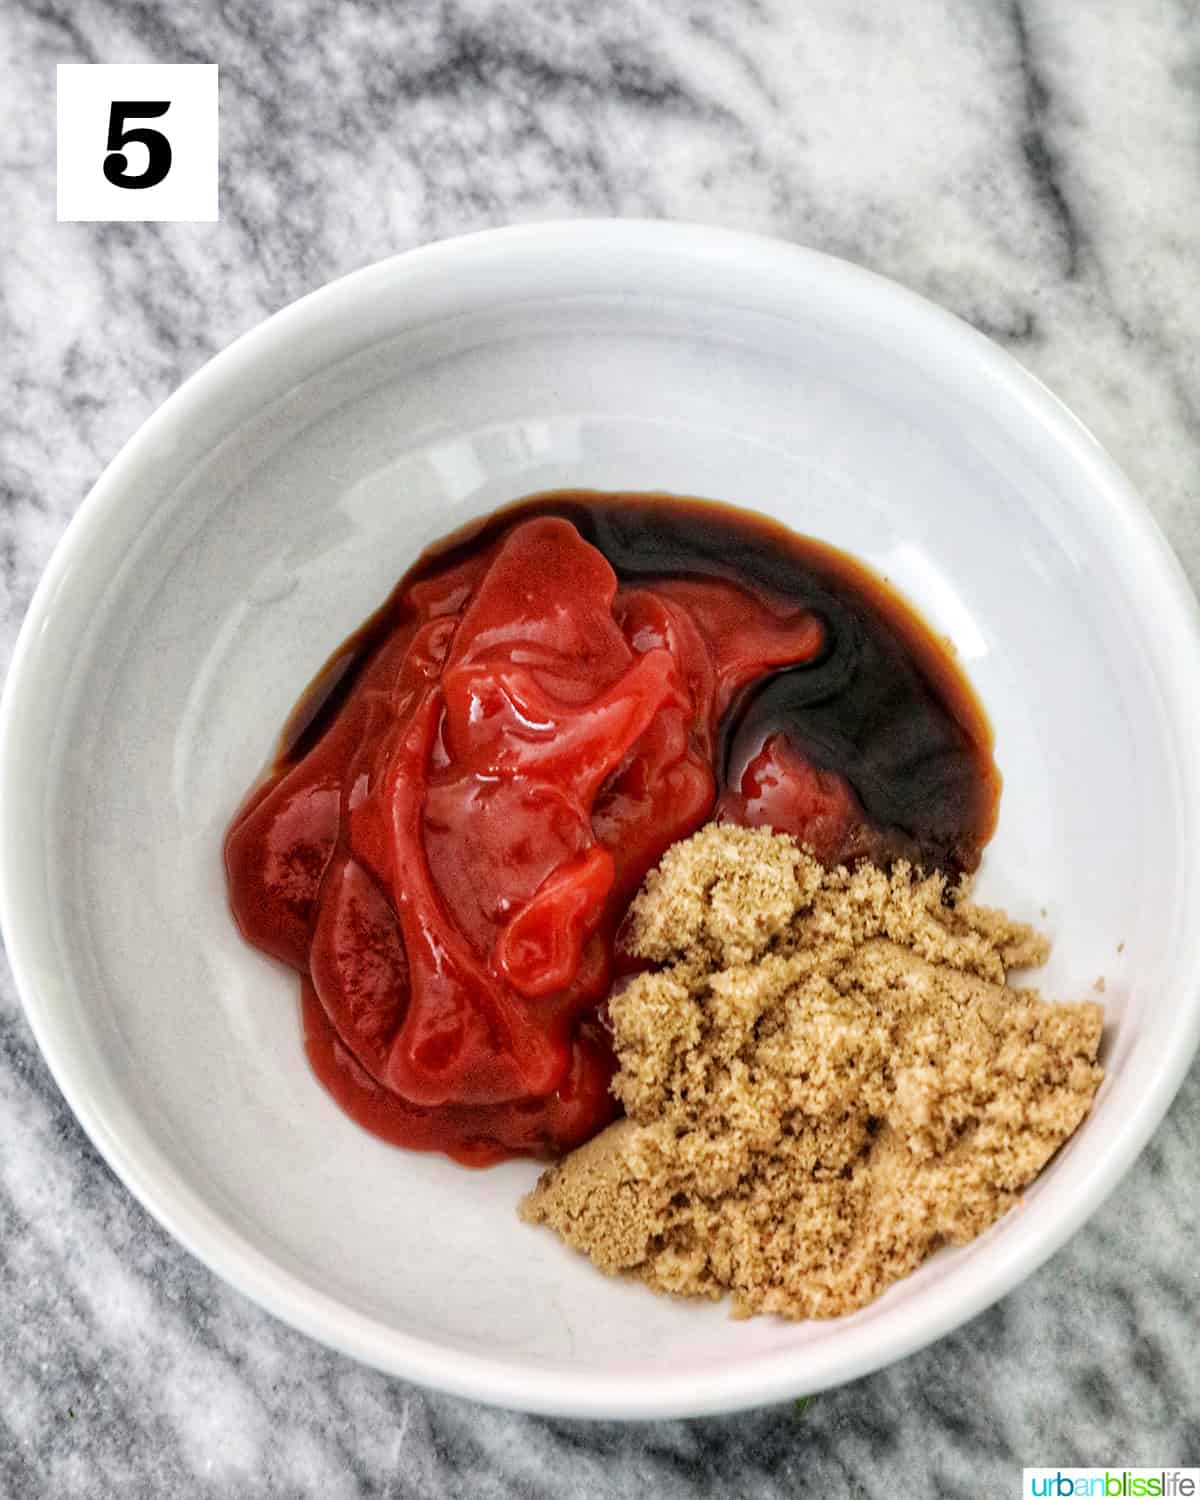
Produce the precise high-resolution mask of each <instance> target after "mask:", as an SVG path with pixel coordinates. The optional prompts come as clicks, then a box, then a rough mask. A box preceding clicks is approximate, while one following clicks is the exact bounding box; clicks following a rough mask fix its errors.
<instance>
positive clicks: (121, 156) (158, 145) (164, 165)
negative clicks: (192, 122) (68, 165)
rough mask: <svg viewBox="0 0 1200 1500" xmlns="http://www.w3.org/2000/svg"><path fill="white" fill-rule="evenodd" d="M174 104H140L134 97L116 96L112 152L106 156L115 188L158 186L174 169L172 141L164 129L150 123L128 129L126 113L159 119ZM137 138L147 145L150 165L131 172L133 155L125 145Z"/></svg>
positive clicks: (110, 127) (111, 112) (110, 119)
mask: <svg viewBox="0 0 1200 1500" xmlns="http://www.w3.org/2000/svg"><path fill="white" fill-rule="evenodd" d="M170 107H171V101H170V100H169V99H159V100H155V101H154V102H146V103H142V104H139V103H138V102H137V101H136V100H133V99H114V100H113V103H112V107H111V108H110V109H109V112H108V140H107V142H106V143H105V144H106V145H107V147H108V155H107V156H106V157H105V158H104V175H105V177H107V178H108V180H109V182H111V183H112V184H113V186H114V187H123V188H148V187H155V186H156V185H157V184H158V183H160V182H161V181H162V180H163V178H164V177H165V176H166V175H167V173H168V172H169V171H170V170H171V143H170V141H169V140H167V138H166V136H165V135H163V133H162V131H161V130H151V129H150V127H149V126H148V125H145V126H143V125H135V126H134V127H133V129H132V130H126V129H125V119H126V116H128V115H132V116H133V118H134V119H137V118H138V116H139V115H140V116H141V118H142V119H144V120H157V119H158V117H159V115H165V114H166V112H167V110H169V109H170ZM131 141H137V142H138V143H139V144H140V145H143V146H145V148H146V166H145V169H144V170H143V171H141V172H130V171H129V158H128V157H127V156H126V155H125V152H124V151H123V150H122V147H124V146H128V145H129V143H130V142H131Z"/></svg>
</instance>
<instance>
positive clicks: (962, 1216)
mask: <svg viewBox="0 0 1200 1500" xmlns="http://www.w3.org/2000/svg"><path fill="white" fill-rule="evenodd" d="M626 943H627V946H628V947H629V948H630V949H631V951H632V952H634V953H635V954H637V955H639V956H641V957H643V958H645V959H648V960H651V961H653V962H656V963H657V964H659V965H661V967H660V968H658V969H657V970H655V971H654V972H651V973H647V974H642V975H639V976H638V977H636V978H634V979H633V980H632V981H631V982H630V983H629V984H628V985H627V987H626V988H625V989H623V990H622V991H621V992H620V993H619V994H617V995H615V996H614V997H613V999H612V1001H611V1007H610V1008H611V1015H612V1025H613V1031H614V1039H615V1044H616V1050H617V1057H618V1062H619V1068H618V1072H617V1075H616V1078H615V1080H614V1083H613V1088H614V1091H615V1092H616V1094H617V1095H618V1097H619V1098H620V1099H621V1101H622V1103H623V1104H624V1106H625V1110H626V1115H627V1118H626V1119H624V1120H621V1121H619V1122H618V1123H617V1124H615V1125H613V1126H610V1127H609V1128H608V1129H607V1130H605V1131H603V1132H602V1133H601V1134H600V1135H598V1136H597V1137H596V1138H595V1139H594V1140H592V1141H590V1142H588V1143H587V1144H586V1145H585V1146H583V1147H581V1148H580V1149H579V1150H577V1151H575V1152H573V1153H572V1154H571V1155H570V1156H568V1157H566V1158H565V1159H564V1160H563V1161H561V1162H559V1163H558V1164H557V1165H555V1166H553V1167H551V1168H550V1169H549V1170H548V1171H547V1172H545V1173H544V1174H543V1176H542V1178H541V1180H540V1181H539V1182H538V1184H537V1186H536V1187H535V1188H534V1190H533V1192H532V1193H530V1194H529V1195H528V1196H527V1197H526V1198H525V1200H524V1201H523V1203H522V1205H521V1215H522V1217H523V1218H524V1219H526V1220H527V1221H528V1222H530V1223H538V1224H547V1225H549V1226H550V1227H551V1228H553V1229H555V1230H557V1232H558V1233H559V1234H560V1235H562V1237H563V1239H564V1240H566V1242H567V1243H568V1244H570V1245H572V1246H574V1247H575V1248H576V1249H578V1250H582V1251H583V1252H584V1253H585V1254H587V1255H589V1256H590V1257H591V1259H592V1260H593V1261H594V1262H595V1264H596V1265H597V1266H598V1267H599V1268H600V1269H601V1270H602V1271H605V1272H608V1273H610V1274H617V1273H625V1274H629V1275H633V1276H637V1277H639V1278H641V1279H642V1280H643V1281H645V1282H646V1283H647V1284H648V1285H650V1286H651V1287H653V1288H654V1289H655V1290H657V1291H662V1292H674V1293H679V1294H682V1295H686V1296H698V1297H710V1298H718V1297H721V1296H724V1295H725V1294H726V1293H732V1295H733V1310H734V1313H735V1315H738V1316H749V1315H751V1314H754V1313H764V1312H765V1313H779V1314H782V1315H783V1316H785V1317H791V1318H821V1317H834V1316H836V1315H838V1314H840V1313H846V1312H850V1311H852V1310H853V1309H855V1308H858V1307H862V1306H863V1305H864V1304H866V1303H868V1302H870V1301H871V1300H872V1299H873V1298H875V1297H877V1296H879V1294H880V1293H881V1292H883V1291H884V1290H885V1289H886V1288H887V1287H888V1286H889V1285H890V1284H891V1283H892V1282H894V1281H896V1280H897V1279H898V1278H900V1277H902V1276H905V1275H907V1274H908V1273H909V1272H910V1271H912V1270H913V1269H914V1268H915V1267H916V1266H918V1265H919V1264H920V1263H921V1261H922V1260H924V1259H925V1257H926V1256H928V1255H929V1254H930V1253H931V1252H932V1251H933V1250H935V1249H936V1248H937V1247H938V1246H939V1245H941V1244H945V1243H950V1244H963V1243H965V1242H966V1241H968V1240H970V1239H972V1238H974V1236H975V1235H977V1234H979V1233H980V1232H981V1231H982V1230H984V1229H986V1228H987V1226H988V1225H989V1224H991V1223H992V1222H994V1220H996V1219H997V1218H999V1217H1000V1215H1001V1214H1003V1213H1004V1212H1005V1211H1006V1210H1007V1209H1008V1208H1010V1207H1011V1206H1012V1205H1013V1204H1014V1203H1015V1202H1016V1201H1017V1199H1018V1197H1019V1195H1020V1192H1021V1190H1022V1188H1024V1187H1025V1186H1026V1185H1027V1184H1028V1183H1029V1182H1030V1181H1031V1180H1032V1179H1033V1178H1034V1177H1035V1176H1036V1175H1037V1173H1038V1172H1039V1171H1040V1170H1041V1168H1042V1167H1043V1166H1044V1165H1045V1163H1046V1162H1047V1161H1048V1160H1049V1159H1050V1157H1051V1156H1053V1154H1054V1153H1055V1151H1056V1150H1057V1149H1058V1148H1059V1147H1060V1146H1061V1145H1062V1143H1063V1142H1064V1141H1065V1140H1066V1139H1067V1138H1068V1137H1069V1136H1070V1135H1071V1133H1072V1132H1073V1131H1074V1130H1075V1129H1076V1127H1077V1126H1078V1125H1079V1123H1080V1122H1081V1121H1082V1120H1083V1118H1084V1116H1085V1115H1086V1114H1087V1112H1088V1109H1089V1107H1090V1106H1091V1102H1092V1098H1093V1096H1094V1094H1095V1092H1096V1089H1097V1087H1098V1085H1099V1083H1100V1079H1101V1076H1102V1074H1101V1069H1100V1068H1099V1067H1098V1066H1097V1064H1096V1054H1097V1049H1098V1047H1099V1043H1100V1033H1101V1026H1102V1011H1101V1008H1100V1007H1099V1006H1098V1005H1096V1004H1094V1003H1079V1004H1048V1003H1046V1002H1045V1001H1043V1000H1041V999H1040V998H1039V996H1038V995H1037V993H1036V992H1035V991H1032V990H1023V989H1014V988H1010V987H1009V986H1008V985H1007V983H1006V978H1007V973H1008V971H1009V970H1010V969H1014V968H1026V967H1029V966H1032V965H1036V964H1039V963H1042V962H1043V961H1044V960H1045V958H1046V955H1047V952H1048V945H1047V942H1046V940H1045V939H1044V938H1043V937H1041V936H1039V935H1038V934H1037V933H1035V932H1034V931H1033V930H1032V929H1031V928H1029V927H1027V926H1025V925H1024V924H1022V923H1019V922H1014V921H1012V920H1010V919H1009V918H1008V917H1007V916H1006V915H1004V913H1002V912H999V911H993V910H990V909H988V908H986V907H981V906H975V905H973V904H972V903H971V902H970V901H969V900H968V899H967V893H966V889H965V887H961V888H957V889H955V890H954V891H950V892H948V891H947V890H946V888H945V882H944V881H943V879H942V878H941V877H940V876H931V877H927V878H925V877H920V876H918V875H917V874H915V873H914V872H913V871H912V870H910V869H909V868H908V867H907V866H905V865H898V866H896V867H895V868H894V869H893V870H892V871H890V872H887V871H883V870H881V869H878V868H876V867H874V866H870V865H864V866H860V867H858V868H856V869H855V870H853V871H847V870H846V869H844V868H838V869H834V870H826V869H824V868H822V866H821V865H819V864H818V863H817V862H816V861H815V860H813V859H812V858H810V857H809V855H807V854H806V853H805V852H804V851H803V850H802V849H800V848H799V847H798V846H797V845H796V844H795V843H794V842H793V841H792V840H791V839H789V838H786V837H783V836H781V835H777V834H772V833H769V832H767V831H765V830H750V829H741V828H733V827H726V826H716V825H714V826H710V827H708V828H706V829H703V830H702V831H701V832H700V833H698V834H696V835H695V836H694V837H692V838H690V839H688V840H686V841H685V842H684V843H681V844H677V845H676V846H675V847H674V848H673V849H671V850H670V851H669V852H668V853H667V855H666V856H665V857H664V859H663V861H662V864H661V867H660V868H659V870H658V871H656V872H655V873H654V874H652V875H651V876H650V877H649V879H648V880H647V882H646V885H645V886H644V888H643V890H642V892H641V894H640V895H639V896H638V898H637V900H636V901H635V903H634V906H633V908H632V911H631V913H630V919H629V924H628V933H627V937H626Z"/></svg>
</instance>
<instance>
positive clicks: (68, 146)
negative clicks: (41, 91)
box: [58, 63, 217, 221]
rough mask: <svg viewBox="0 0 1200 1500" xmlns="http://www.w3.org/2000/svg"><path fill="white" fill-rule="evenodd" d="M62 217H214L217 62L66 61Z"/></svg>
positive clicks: (61, 80)
mask: <svg viewBox="0 0 1200 1500" xmlns="http://www.w3.org/2000/svg"><path fill="white" fill-rule="evenodd" d="M58 217H59V220H60V221H62V220H73V219H142V220H167V219H174V220H209V221H211V220H213V219H215V218H217V68H216V64H215V63H113V64H109V63H60V64H59V66H58Z"/></svg>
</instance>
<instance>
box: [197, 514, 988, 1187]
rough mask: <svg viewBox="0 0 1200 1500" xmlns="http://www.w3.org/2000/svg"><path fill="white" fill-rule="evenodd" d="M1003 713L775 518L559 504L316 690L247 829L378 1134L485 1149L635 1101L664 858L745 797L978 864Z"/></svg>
mask: <svg viewBox="0 0 1200 1500" xmlns="http://www.w3.org/2000/svg"><path fill="white" fill-rule="evenodd" d="M998 790H999V778H998V775H997V773H996V770H995V767H994V765H993V763H992V759H991V734H990V730H989V728H988V725H987V722H986V719H985V718H984V716H983V713H982V711H981V709H980V708H979V706H978V704H977V703H976V701H975V699H974V698H973V697H972V695H971V692H970V690H969V688H968V687H967V685H966V683H965V681H964V680H963V678H962V677H961V674H959V672H958V671H957V668H956V667H955V665H954V663H953V661H952V660H951V658H950V657H949V655H948V653H947V652H946V650H945V648H944V647H942V646H940V645H939V644H938V643H937V642H936V641H935V640H934V638H933V637H932V636H931V635H930V634H929V632H928V630H927V629H926V628H925V627H924V626H923V625H922V624H921V622H920V621H919V620H918V619H917V617H916V616H915V615H914V614H913V613H912V611H911V610H910V609H909V608H908V607H907V606H906V605H904V604H903V603H902V602H901V601H900V600H899V599H898V598H897V597H896V596H894V595H893V594H891V593H890V591H889V590H888V589H887V587H886V585H885V584H883V583H882V581H881V580H879V579H878V578H876V577H875V576H874V575H873V574H870V573H869V572H868V571H867V570H866V569H864V568H862V567H861V566H860V565H859V564H856V563H854V562H853V561H852V560H851V559H849V558H847V557H845V556H844V555H842V554H840V553H837V552H836V551H834V550H833V549H831V548H828V547H825V546H823V545H821V544H819V543H816V542H812V541H808V540H805V539H802V538H799V537H796V536H794V535H793V534H791V533H790V532H786V531H784V530H783V529H782V528H779V527H776V526H774V525H772V524H771V523H769V522H766V521H764V520H762V519H761V518H758V517H754V516H751V515H748V514H746V513H743V512H739V511H735V510H732V509H730V508H727V507H724V506H717V505H712V504H707V503H704V502H698V501H679V500H673V499H668V498H666V497H660V498H655V497H649V496H647V497H634V496H623V497H611V496H605V497H600V496H589V495H586V494H578V493H571V494H561V495H552V496H545V497H540V498H537V499H535V500H531V501H526V502H524V503H522V504H521V505H518V506H515V507H512V508H510V509H508V510H506V511H503V512H501V513H499V514H498V515H496V516H493V517H492V518H490V519H489V520H488V521H487V522H485V523H484V524H483V525H482V526H478V527H476V528H475V529H473V530H472V531H471V532H470V533H466V534H463V535H461V536H460V537H458V538H454V539H451V540H450V541H449V542H448V543H445V544H443V545H441V546H440V547H439V548H437V549H436V550H434V551H432V552H430V553H427V554H425V555H424V556H423V557H422V558H421V559H420V560H419V561H418V562H417V564H416V565H415V566H414V567H413V568H412V569H411V570H410V571H409V573H408V574H406V575H405V577H404V578H403V579H402V580H401V582H400V583H399V585H398V586H397V588H396V590H395V591H394V593H393V594H392V596H391V597H390V598H389V600H388V601H387V602H386V604H385V605H384V606H383V608H382V609H381V610H379V611H378V613H377V614H376V615H374V616H373V617H372V619H371V620H370V621H368V622H367V624H366V625H365V626H364V627H363V628H362V630H360V631H359V632H358V633H357V634H356V635H355V636H354V637H353V638H352V639H351V640H350V641H349V642H347V643H346V645H345V646H344V647H343V648H342V649H341V650H340V651H339V652H338V653H337V654H336V655H335V657H334V658H333V660H332V661H331V662H330V664H329V666H328V667H327V668H326V669H325V671H324V672H323V673H322V674H321V676H320V677H319V678H318V679H317V682H316V683H315V684H314V685H313V688H312V689H310V691H309V693H308V694H306V696H305V698H304V699H303V700H302V701H301V704H300V705H299V706H298V708H297V710H296V712H295V713H294V714H293V716H292V720H291V723H290V725H289V726H288V728H287V730H285V736H284V747H283V750H282V752H281V754H280V756H279V759H278V761H277V763H276V765H275V767H274V769H273V771H272V772H271V774H270V775H269V776H268V778H267V779H266V781H265V782H264V783H263V784H262V785H261V786H259V787H258V788H257V789H256V790H255V791H254V792H253V793H252V794H251V795H250V797H249V798H248V800H247V801H246V803H245V804H244V805H243V807H242V809H241V810H240V811H239V813H238V814H237V816H236V817H235V819H234V821H233V824H232V826H231V827H230V830H229V832H228V835H227V837H226V842H225V863H226V870H227V875H228V881H229V891H230V900H231V903H232V907H233V913H234V916H235V918H236V920H237V922H238V925H239V927H240V928H241V930H242V932H243V934H244V935H245V936H246V938H247V939H248V940H249V941H250V942H251V943H253V944H254V945H255V946H256V947H258V948H260V949H262V950H263V951H264V952H266V953H269V954H271V955H272V956H274V957H275V958H277V959H280V960H281V961H282V962H284V963H285V964H288V965H289V966H290V967H292V968H294V969H296V970H297V971H298V972H299V973H300V974H301V975H302V976H303V981H302V996H303V1017H304V1031H305V1044H306V1049H307V1052H308V1056H309V1059H310V1061H311V1063H312V1065H313V1067H314V1069H315V1071H316V1072H317V1074H318V1076H319V1077H320V1079H321V1080H322V1082H323V1083H324V1084H325V1086H326V1087H327V1088H328V1089H329V1091H330V1092H331V1093H332V1094H333V1096H334V1098H335V1099H336V1100H337V1101H338V1103H339V1104H340V1105H341V1106H342V1107H343V1108H344V1109H345V1110H346V1111H347V1112H348V1113H350V1114H351V1115H352V1116H353V1117H354V1118H355V1119H356V1120H358V1121H359V1123H361V1124H362V1125H364V1126H366V1128H368V1129H369V1130H372V1131H373V1132H375V1133H376V1134H377V1135H380V1136H382V1137H383V1138H385V1139H387V1140H389V1141H392V1142H394V1143H396V1144H398V1145H402V1146H408V1147H412V1148H417V1149H430V1150H441V1151H444V1152H446V1153H447V1154H448V1155H450V1156H452V1157H454V1158H455V1159H456V1160H458V1161H461V1162H464V1163H468V1164H471V1165H487V1164H489V1163H491V1162H494V1161H497V1160H500V1159H503V1158H504V1157H507V1156H512V1155H522V1154H537V1155H547V1154H555V1153H559V1152H563V1151H567V1150H570V1149H571V1148H573V1147H574V1146H576V1145H578V1144H580V1143H581V1142H582V1141H584V1140H586V1139H588V1138H589V1137H590V1136H591V1135H593V1134H595V1133H596V1131H597V1130H599V1129H601V1128H602V1127H603V1126H604V1125H606V1124H607V1123H608V1122H609V1121H610V1120H611V1119H612V1118H613V1117H614V1115H615V1114H616V1113H617V1105H616V1102H615V1100H614V1099H613V1098H612V1096H611V1094H610V1093H609V1090H608V1084H609V1080H610V1078H611V1076H612V1072H613V1067H614V1061H613V1056H612V1051H611V1047H610V1045H609V1040H608V1034H607V1031H606V1029H605V1025H604V1000H605V997H606V995H607V993H608V991H609V988H610V985H611V983H612V980H613V976H614V965H616V966H617V967H618V968H619V967H620V955H619V954H618V953H617V952H616V948H617V942H616V938H617V932H618V928H619V925H620V921H621V918H622V916H623V915H624V912H625V910H626V908H627V907H628V904H629V901H630V900H631V898H632V897H633V895H634V894H635V892H636V891H637V889H638V887H639V885H640V884H641V882H642V880H643V878H644V876H645V875H646V873H647V872H648V871H649V870H650V869H651V868H653V866H654V865H655V864H656V863H657V861H658V859H659V858H660V856H661V855H662V853H663V852H664V851H665V850H666V849H667V848H668V847H669V846H670V845H671V844H673V843H675V842H676V841H677V840H679V839H681V838H685V837H687V835H688V834H690V833H692V832H694V831H695V830H696V829H697V828H699V827H700V826H701V825H702V824H704V823H705V822H707V821H709V820H710V819H712V818H713V817H718V818H724V819H729V820H732V821H735V822H738V823H743V824H754V825H765V826H771V827H774V828H777V829H780V830H782V831H785V832H789V833H793V834H795V835H797V836H798V837H799V838H801V839H802V840H804V841H805V842H806V843H807V844H808V845H809V846H810V847H811V848H813V849H814V851H815V852H816V853H817V854H818V856H819V857H821V858H823V859H826V860H829V861H836V860H843V859H847V860H853V859H856V858H861V857H864V856H869V857H871V858H875V859H881V860H885V861H886V860H887V859H890V858H894V857H897V856H900V855H903V856H905V857H908V858H910V859H913V860H914V861H916V862H917V863H919V864H922V865H924V866H926V867H929V868H939V869H943V870H946V871H947V872H948V873H951V874H954V873H957V872H959V871H962V870H968V869H972V868H974V866H975V865H976V864H977V863H978V859H979V854H980V850H981V848H982V845H983V844H984V843H985V842H986V840H987V838H988V837H989V836H990V834H991V831H992V827H993V825H994V821H995V811H996V800H997V796H998Z"/></svg>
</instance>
